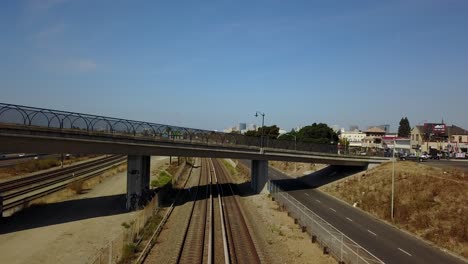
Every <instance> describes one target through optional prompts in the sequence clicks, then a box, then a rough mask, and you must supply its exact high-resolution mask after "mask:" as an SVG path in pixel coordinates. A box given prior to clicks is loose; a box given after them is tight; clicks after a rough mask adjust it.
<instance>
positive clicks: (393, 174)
mask: <svg viewBox="0 0 468 264" xmlns="http://www.w3.org/2000/svg"><path fill="white" fill-rule="evenodd" d="M395 145H396V140H395V139H393V159H392V160H393V161H392V165H393V166H392V205H391V213H390V214H391V215H390V216H391V218H392V221H393V207H394V204H393V203H394V198H395Z"/></svg>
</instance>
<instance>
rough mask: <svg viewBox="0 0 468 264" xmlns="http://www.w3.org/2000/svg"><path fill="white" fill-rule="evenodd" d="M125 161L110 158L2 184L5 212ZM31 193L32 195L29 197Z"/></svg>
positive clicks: (0, 194) (120, 158)
mask: <svg viewBox="0 0 468 264" xmlns="http://www.w3.org/2000/svg"><path fill="white" fill-rule="evenodd" d="M125 159H126V157H124V156H110V157H105V158H101V159H97V160H93V161H90V162H85V163H81V164H78V165H74V166H70V167H68V168H64V169H59V170H56V171H52V172H45V173H40V174H37V175H34V176H30V177H27V178H22V179H17V180H12V181H8V182H4V183H1V184H0V196H1V197H2V199H3V211H6V210H10V209H13V208H15V207H18V206H22V205H25V204H27V202H29V201H32V200H35V199H37V198H40V197H43V196H45V195H48V194H51V193H53V192H56V191H59V190H61V189H64V188H65V187H66V186H67V185H68V184H69V183H70V182H71V181H72V180H73V179H74V178H76V179H79V180H86V179H89V178H91V177H94V176H96V175H99V174H100V173H102V172H103V171H104V170H106V169H108V168H110V167H113V166H116V165H118V164H121V163H123V162H124V161H125ZM54 185H56V186H54ZM51 186H54V187H51ZM47 187H51V188H47ZM29 193H31V195H28V194H29ZM0 209H1V208H0ZM0 213H1V211H0Z"/></svg>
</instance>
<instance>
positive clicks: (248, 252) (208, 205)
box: [145, 159, 260, 263]
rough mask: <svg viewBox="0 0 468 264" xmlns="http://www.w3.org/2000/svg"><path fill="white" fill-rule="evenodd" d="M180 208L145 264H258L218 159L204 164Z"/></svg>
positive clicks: (192, 178) (228, 181) (191, 183)
mask: <svg viewBox="0 0 468 264" xmlns="http://www.w3.org/2000/svg"><path fill="white" fill-rule="evenodd" d="M197 163H198V164H197V165H198V166H200V167H199V170H198V171H196V172H195V171H194V172H193V173H192V175H191V179H189V181H188V182H189V184H188V186H190V187H189V188H187V189H186V190H187V191H185V192H184V193H185V197H183V198H185V201H186V202H185V203H184V204H183V205H180V206H178V207H177V208H176V209H177V212H176V211H175V212H174V214H173V215H172V216H171V218H172V219H170V221H168V223H167V227H166V229H164V231H163V232H162V233H161V235H160V237H159V238H158V242H157V243H156V245H155V247H154V248H153V249H152V250H151V252H150V254H149V255H148V257H147V259H146V261H145V263H260V258H259V255H258V252H257V250H258V249H257V248H256V247H255V245H254V242H253V239H252V237H251V233H250V231H249V229H248V228H247V224H246V222H245V217H244V214H243V212H242V209H241V206H240V204H239V201H238V197H237V193H236V192H235V188H233V187H232V185H231V184H230V183H231V180H230V178H229V173H228V172H227V171H226V169H225V168H224V166H222V165H221V164H220V162H219V161H218V160H216V159H201V160H198V162H197Z"/></svg>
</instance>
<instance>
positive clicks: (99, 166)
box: [3, 157, 125, 200]
mask: <svg viewBox="0 0 468 264" xmlns="http://www.w3.org/2000/svg"><path fill="white" fill-rule="evenodd" d="M124 160H125V158H124V157H120V158H117V159H115V160H112V161H106V162H103V163H99V164H93V166H88V167H86V168H81V170H77V171H76V172H72V174H71V175H70V172H67V173H66V174H61V175H57V176H54V177H53V178H51V179H52V181H47V182H45V181H37V183H39V184H38V185H35V186H31V187H28V188H25V189H22V190H19V191H16V192H11V193H9V194H6V195H3V199H4V200H9V199H12V198H15V197H17V196H20V195H23V194H26V193H28V192H32V191H35V190H39V189H42V188H46V187H48V186H51V185H54V184H57V183H60V182H64V181H67V180H70V179H73V178H79V177H80V176H83V175H86V174H88V173H91V172H93V171H96V170H99V169H102V168H107V167H109V166H113V165H116V164H118V163H121V162H123V161H124Z"/></svg>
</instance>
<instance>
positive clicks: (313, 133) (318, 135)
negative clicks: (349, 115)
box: [297, 123, 338, 144]
mask: <svg viewBox="0 0 468 264" xmlns="http://www.w3.org/2000/svg"><path fill="white" fill-rule="evenodd" d="M297 139H298V141H302V142H310V143H318V144H336V143H337V142H338V135H337V134H336V133H335V131H333V129H332V128H331V127H329V126H328V125H327V124H323V123H319V124H317V123H313V124H312V125H310V126H305V127H303V128H302V129H301V130H299V132H298V133H297Z"/></svg>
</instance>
